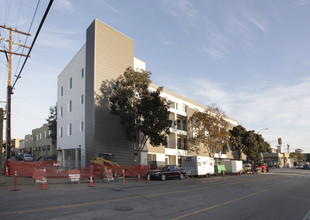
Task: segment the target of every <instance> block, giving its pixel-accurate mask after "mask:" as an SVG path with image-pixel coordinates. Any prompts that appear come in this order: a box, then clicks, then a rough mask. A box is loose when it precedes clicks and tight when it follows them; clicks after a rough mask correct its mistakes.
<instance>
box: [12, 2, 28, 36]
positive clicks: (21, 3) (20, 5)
mask: <svg viewBox="0 0 310 220" xmlns="http://www.w3.org/2000/svg"><path fill="white" fill-rule="evenodd" d="M22 5H23V0H20V4H19V10H18V15H17V21H16V27H15V28H16V29H17V26H18V22H19V15H20V11H21V9H22ZM28 33H29V32H28Z"/></svg>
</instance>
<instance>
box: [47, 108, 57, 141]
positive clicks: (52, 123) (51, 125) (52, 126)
mask: <svg viewBox="0 0 310 220" xmlns="http://www.w3.org/2000/svg"><path fill="white" fill-rule="evenodd" d="M46 121H47V122H48V129H49V130H50V131H51V133H50V138H51V139H52V144H56V142H57V106H56V105H55V106H51V107H50V114H49V116H48V118H47V119H46Z"/></svg>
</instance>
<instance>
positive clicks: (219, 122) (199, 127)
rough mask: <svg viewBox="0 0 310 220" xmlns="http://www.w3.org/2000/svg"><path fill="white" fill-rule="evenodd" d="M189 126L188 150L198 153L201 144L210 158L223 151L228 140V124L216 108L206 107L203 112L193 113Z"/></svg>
mask: <svg viewBox="0 0 310 220" xmlns="http://www.w3.org/2000/svg"><path fill="white" fill-rule="evenodd" d="M189 126H190V130H191V132H192V135H191V137H189V138H188V143H189V150H191V151H195V152H196V153H199V151H200V150H201V148H200V144H203V146H204V148H206V149H207V151H208V153H209V156H210V157H214V154H215V153H219V152H221V151H223V150H225V147H226V146H227V143H228V140H229V131H228V130H229V127H230V123H229V122H228V121H227V116H226V115H225V113H224V112H223V111H222V110H221V109H220V108H219V107H218V106H216V105H213V106H208V108H207V109H206V110H205V111H204V112H200V111H196V112H194V113H193V115H192V116H191V117H190V119H189Z"/></svg>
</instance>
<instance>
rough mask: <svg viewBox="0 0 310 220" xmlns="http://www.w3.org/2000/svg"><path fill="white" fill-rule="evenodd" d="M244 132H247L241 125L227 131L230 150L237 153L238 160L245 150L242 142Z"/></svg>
mask: <svg viewBox="0 0 310 220" xmlns="http://www.w3.org/2000/svg"><path fill="white" fill-rule="evenodd" d="M246 132H247V131H246V129H245V128H244V127H242V126H241V125H238V126H236V127H234V128H233V129H232V130H230V131H229V133H230V138H229V143H230V149H231V150H232V151H235V152H236V153H237V155H238V158H237V159H238V160H240V159H241V155H242V153H244V152H245V150H246V145H245V142H244V139H245V134H246Z"/></svg>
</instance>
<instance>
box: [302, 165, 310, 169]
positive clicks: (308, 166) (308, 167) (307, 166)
mask: <svg viewBox="0 0 310 220" xmlns="http://www.w3.org/2000/svg"><path fill="white" fill-rule="evenodd" d="M302 169H303V170H310V165H309V164H304V165H303V167H302Z"/></svg>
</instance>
